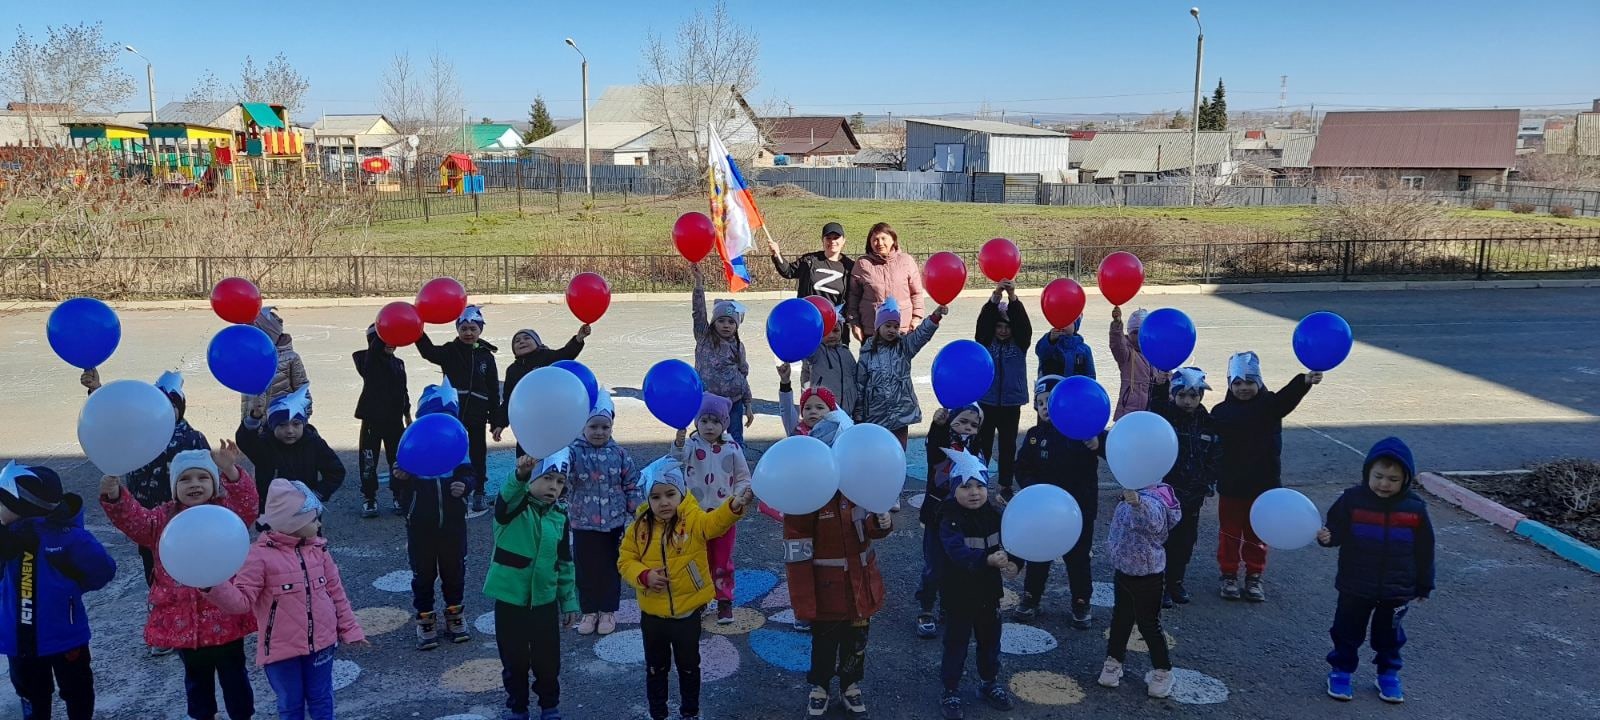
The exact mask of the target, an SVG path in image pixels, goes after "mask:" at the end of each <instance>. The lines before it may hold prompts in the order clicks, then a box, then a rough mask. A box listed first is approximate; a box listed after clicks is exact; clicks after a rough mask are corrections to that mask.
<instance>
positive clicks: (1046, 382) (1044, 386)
mask: <svg viewBox="0 0 1600 720" xmlns="http://www.w3.org/2000/svg"><path fill="white" fill-rule="evenodd" d="M1062 380H1066V378H1064V377H1061V376H1060V375H1041V376H1040V377H1039V379H1038V380H1035V381H1033V394H1034V395H1049V394H1050V393H1052V392H1055V389H1056V386H1057V385H1060V384H1061V381H1062Z"/></svg>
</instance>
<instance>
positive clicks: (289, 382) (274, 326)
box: [240, 306, 311, 482]
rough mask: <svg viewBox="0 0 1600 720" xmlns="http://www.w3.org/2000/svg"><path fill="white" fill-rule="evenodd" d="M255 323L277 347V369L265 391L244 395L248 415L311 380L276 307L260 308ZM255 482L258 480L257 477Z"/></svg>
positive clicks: (244, 411)
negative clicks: (257, 407)
mask: <svg viewBox="0 0 1600 720" xmlns="http://www.w3.org/2000/svg"><path fill="white" fill-rule="evenodd" d="M255 326H256V328H258V329H259V330H261V332H264V333H266V334H267V339H269V340H271V341H272V344H273V345H274V346H275V347H277V349H278V371H277V372H276V373H275V374H273V376H272V384H271V385H268V386H267V391H266V392H264V393H261V394H260V395H245V396H244V397H243V400H242V402H241V406H242V408H241V412H240V415H249V414H250V410H251V409H252V408H254V407H256V406H257V405H260V406H261V407H266V406H267V405H270V404H272V402H273V401H274V400H277V399H278V398H281V397H283V396H285V395H288V394H289V393H292V392H294V391H296V390H299V389H300V388H303V387H305V386H307V385H310V384H311V380H310V379H309V378H307V377H306V364H305V363H304V362H301V361H300V353H297V352H295V351H294V339H293V338H291V337H289V333H286V332H284V331H283V318H282V317H279V316H278V309H277V308H275V307H271V306H268V307H264V308H261V312H260V313H258V314H257V315H256V322H255ZM306 416H307V417H310V416H311V395H310V394H309V393H308V394H307V395H306ZM267 479H268V480H270V479H271V478H270V477H269V478H267ZM257 482H261V480H260V479H259V478H258V479H257Z"/></svg>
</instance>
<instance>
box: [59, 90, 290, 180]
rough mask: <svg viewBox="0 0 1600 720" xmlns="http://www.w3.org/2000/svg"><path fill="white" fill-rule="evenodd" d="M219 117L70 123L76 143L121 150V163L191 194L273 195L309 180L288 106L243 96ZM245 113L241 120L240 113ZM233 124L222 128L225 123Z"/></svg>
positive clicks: (133, 173)
mask: <svg viewBox="0 0 1600 720" xmlns="http://www.w3.org/2000/svg"><path fill="white" fill-rule="evenodd" d="M236 109H237V110H238V112H236V113H235V112H232V111H230V112H229V113H226V114H225V115H224V116H223V118H225V119H224V120H221V121H211V122H212V123H214V124H207V123H199V122H194V120H193V118H190V119H188V120H176V121H158V122H146V123H143V125H144V127H143V128H138V127H134V126H132V125H119V124H113V123H67V127H68V129H69V137H70V138H71V142H72V145H73V146H74V147H77V148H82V149H87V150H97V151H104V152H108V153H112V154H115V155H120V156H121V158H120V159H121V160H123V161H124V162H122V163H119V166H120V167H124V168H130V170H129V171H128V175H129V176H130V177H133V176H137V175H139V174H140V173H139V171H138V170H136V169H132V168H143V169H144V173H143V174H144V175H145V176H146V177H148V178H149V180H150V181H151V182H153V183H157V184H160V185H163V186H166V187H170V188H172V189H174V190H179V191H182V192H183V193H184V194H186V195H187V194H193V193H196V192H220V191H224V190H226V191H227V192H231V193H235V194H237V193H256V192H259V193H262V194H270V189H271V188H272V187H282V186H285V185H288V184H291V183H298V184H304V183H305V182H306V179H307V177H308V176H309V175H310V174H311V173H310V169H311V168H310V165H311V163H309V162H308V161H307V159H306V153H305V141H304V138H303V137H302V136H301V134H300V131H299V130H297V129H294V128H292V127H291V126H290V125H289V114H288V111H287V110H286V109H285V108H284V107H283V106H282V105H273V104H269V103H240V104H239V105H237V106H236ZM233 118H237V120H236V121H235V120H233ZM224 124H226V125H232V126H233V127H219V125H224ZM130 161H131V162H130Z"/></svg>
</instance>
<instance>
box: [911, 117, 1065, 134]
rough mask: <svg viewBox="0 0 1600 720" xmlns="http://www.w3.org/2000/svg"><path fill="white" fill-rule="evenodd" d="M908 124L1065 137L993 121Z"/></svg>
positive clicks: (1042, 130)
mask: <svg viewBox="0 0 1600 720" xmlns="http://www.w3.org/2000/svg"><path fill="white" fill-rule="evenodd" d="M906 122H908V123H922V124H923V125H934V126H937V127H947V128H955V129H957V130H966V131H968V132H981V133H988V134H990V135H1032V136H1043V137H1065V135H1063V134H1062V133H1058V132H1056V131H1054V130H1046V129H1044V128H1036V127H1030V126H1028V125H1015V124H1012V123H1003V122H996V121H994V120H931V119H924V118H916V119H912V120H907V121H906Z"/></svg>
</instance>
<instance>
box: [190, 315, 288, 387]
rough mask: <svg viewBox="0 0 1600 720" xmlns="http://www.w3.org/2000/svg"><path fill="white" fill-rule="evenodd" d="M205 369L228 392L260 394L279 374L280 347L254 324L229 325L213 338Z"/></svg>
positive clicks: (207, 353)
mask: <svg viewBox="0 0 1600 720" xmlns="http://www.w3.org/2000/svg"><path fill="white" fill-rule="evenodd" d="M206 367H209V368H210V369H211V376H212V377H215V378H216V379H217V382H219V383H222V384H223V386H224V387H226V388H228V389H229V390H232V391H234V392H238V393H243V394H245V395H260V394H261V393H264V392H266V391H267V388H268V387H269V386H271V385H272V378H273V377H275V376H277V374H278V348H277V346H275V345H273V344H272V338H269V337H267V334H266V333H264V332H262V331H261V329H260V328H257V327H256V326H254V325H229V326H227V327H225V328H223V329H221V330H218V331H217V334H216V335H212V336H211V344H210V345H209V346H207V347H206Z"/></svg>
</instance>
